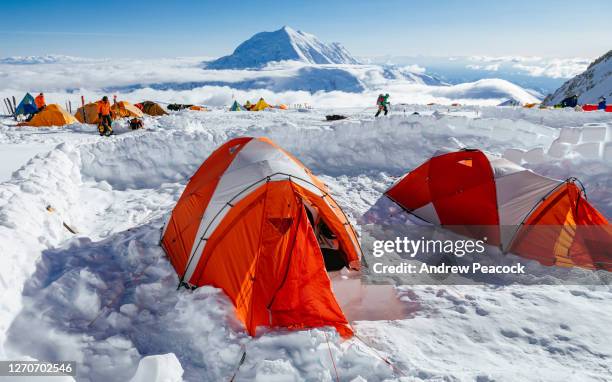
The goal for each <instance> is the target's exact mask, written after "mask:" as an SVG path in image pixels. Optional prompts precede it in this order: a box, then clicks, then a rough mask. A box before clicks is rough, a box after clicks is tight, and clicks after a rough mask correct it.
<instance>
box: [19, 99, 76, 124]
mask: <svg viewBox="0 0 612 382" xmlns="http://www.w3.org/2000/svg"><path fill="white" fill-rule="evenodd" d="M77 122H78V121H77V120H76V119H75V118H74V117H73V116H71V115H70V114H69V113H68V112H67V111H66V110H64V109H62V107H61V106H60V105H58V104H55V103H52V104H50V105H47V106H46V107H45V108H44V109H43V110H42V111H40V112H38V113H36V114H35V115H34V117H33V118H32V119H31V120H30V121H29V122H24V123H21V124H19V125H20V126H36V127H40V126H64V125H70V124H72V123H77Z"/></svg>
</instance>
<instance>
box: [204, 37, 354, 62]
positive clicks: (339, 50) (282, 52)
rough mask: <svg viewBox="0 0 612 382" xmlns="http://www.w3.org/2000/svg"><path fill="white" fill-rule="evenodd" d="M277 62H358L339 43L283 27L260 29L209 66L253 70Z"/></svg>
mask: <svg viewBox="0 0 612 382" xmlns="http://www.w3.org/2000/svg"><path fill="white" fill-rule="evenodd" d="M275 61H300V62H303V63H307V64H358V61H357V60H356V59H355V58H354V57H353V56H351V54H350V53H349V52H348V51H347V50H346V49H345V48H344V47H343V46H342V45H341V44H340V43H337V42H335V43H331V44H326V43H323V42H321V41H320V40H319V39H318V38H317V37H316V36H314V35H312V34H309V33H305V32H302V31H296V30H294V29H293V28H291V27H289V26H284V27H282V28H281V29H279V30H277V31H274V32H260V33H257V34H256V35H254V36H253V37H251V38H249V39H248V40H246V41H245V42H243V43H242V44H240V45H238V47H237V48H236V50H234V53H232V54H231V55H229V56H225V57H221V58H219V59H217V60H214V61H212V62H209V63H207V64H206V67H208V68H209V69H253V68H260V67H263V66H265V65H266V64H269V63H271V62H275Z"/></svg>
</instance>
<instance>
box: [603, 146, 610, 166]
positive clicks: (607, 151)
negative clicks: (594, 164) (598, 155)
mask: <svg viewBox="0 0 612 382" xmlns="http://www.w3.org/2000/svg"><path fill="white" fill-rule="evenodd" d="M602 159H603V161H604V162H607V163H612V142H607V143H606V144H605V145H604V148H603V158H602Z"/></svg>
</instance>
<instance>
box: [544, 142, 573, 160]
mask: <svg viewBox="0 0 612 382" xmlns="http://www.w3.org/2000/svg"><path fill="white" fill-rule="evenodd" d="M571 147H572V145H570V144H569V143H565V142H561V141H559V139H556V140H555V141H554V142H553V143H552V144H551V145H550V147H549V148H548V153H547V154H548V155H549V156H551V157H553V158H563V157H565V156H566V155H567V153H568V152H570V150H571Z"/></svg>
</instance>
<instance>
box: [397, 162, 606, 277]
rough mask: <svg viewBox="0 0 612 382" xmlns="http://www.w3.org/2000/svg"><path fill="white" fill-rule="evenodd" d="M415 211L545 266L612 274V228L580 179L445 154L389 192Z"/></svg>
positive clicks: (510, 164)
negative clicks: (484, 238) (589, 198)
mask: <svg viewBox="0 0 612 382" xmlns="http://www.w3.org/2000/svg"><path fill="white" fill-rule="evenodd" d="M385 194H386V195H387V196H388V197H389V198H390V199H392V200H394V201H395V202H396V203H397V204H399V205H400V206H401V207H403V208H404V209H405V210H407V211H409V212H410V213H412V214H414V215H416V216H418V217H420V218H421V219H423V220H425V221H427V222H430V223H432V224H438V225H442V226H447V228H449V229H452V230H454V231H456V232H458V233H461V234H464V235H466V236H470V237H475V238H483V237H485V236H486V237H487V242H488V243H489V244H492V245H497V246H499V247H500V248H501V249H502V250H503V251H504V252H512V253H515V254H517V255H519V256H523V257H526V258H530V259H534V260H537V261H539V262H540V263H542V264H545V265H561V266H580V267H585V268H591V269H605V270H608V271H612V228H611V227H610V225H609V224H608V221H607V220H606V218H605V217H604V216H603V215H602V214H601V213H599V212H598V211H597V210H596V209H595V208H594V207H593V206H591V205H590V204H589V203H588V202H587V200H586V196H585V194H584V190H583V189H582V188H581V187H580V186H579V182H578V181H577V180H576V179H568V180H565V181H559V180H554V179H550V178H546V177H544V176H541V175H538V174H535V173H534V172H532V171H530V170H527V169H525V168H523V167H521V166H519V165H517V164H515V163H512V162H510V161H508V160H506V159H503V158H497V157H494V156H490V155H487V154H485V153H483V152H481V151H479V150H461V151H457V152H444V153H439V154H437V155H435V156H434V157H433V158H431V159H430V160H428V161H427V162H425V163H424V164H422V165H421V166H419V167H417V168H416V169H415V170H413V171H411V172H409V173H408V174H406V175H404V177H402V178H401V179H400V180H398V181H397V182H396V183H395V184H394V185H393V186H392V187H391V188H390V189H389V190H387V191H386V193H385Z"/></svg>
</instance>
